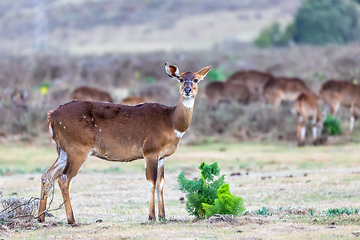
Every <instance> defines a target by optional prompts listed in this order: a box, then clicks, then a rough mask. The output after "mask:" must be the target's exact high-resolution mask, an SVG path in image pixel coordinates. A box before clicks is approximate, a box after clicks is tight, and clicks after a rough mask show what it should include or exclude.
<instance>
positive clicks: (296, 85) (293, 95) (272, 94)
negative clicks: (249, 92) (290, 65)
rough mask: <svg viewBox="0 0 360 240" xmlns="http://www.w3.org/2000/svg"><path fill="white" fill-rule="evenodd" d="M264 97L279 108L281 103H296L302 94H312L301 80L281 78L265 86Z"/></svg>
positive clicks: (272, 80) (274, 79)
mask: <svg viewBox="0 0 360 240" xmlns="http://www.w3.org/2000/svg"><path fill="white" fill-rule="evenodd" d="M263 92H264V97H265V99H266V101H267V102H268V103H271V104H273V105H274V106H278V105H279V104H280V102H281V101H283V100H285V101H295V100H296V99H297V97H298V96H299V95H300V94H301V93H307V92H311V91H310V90H309V88H308V87H307V86H306V84H305V83H304V81H302V80H301V79H299V78H287V77H279V78H273V79H271V80H269V81H267V82H266V83H265V85H264V89H263Z"/></svg>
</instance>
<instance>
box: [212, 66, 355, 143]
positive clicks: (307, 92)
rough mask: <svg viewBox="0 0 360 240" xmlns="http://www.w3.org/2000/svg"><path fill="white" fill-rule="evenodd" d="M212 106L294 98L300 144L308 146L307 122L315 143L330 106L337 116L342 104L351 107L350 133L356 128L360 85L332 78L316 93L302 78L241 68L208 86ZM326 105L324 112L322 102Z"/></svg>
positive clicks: (273, 101)
mask: <svg viewBox="0 0 360 240" xmlns="http://www.w3.org/2000/svg"><path fill="white" fill-rule="evenodd" d="M205 94H206V96H207V99H208V102H209V107H210V108H212V109H215V108H216V106H217V105H218V104H219V103H221V102H222V101H237V102H249V101H250V100H258V101H260V102H265V103H269V104H272V105H274V106H278V105H279V104H280V102H281V101H291V102H292V110H293V112H294V114H295V119H296V125H297V126H296V133H297V141H298V146H304V144H305V133H306V122H307V121H308V120H310V119H311V124H312V137H313V141H314V143H316V142H317V139H318V138H319V137H320V136H321V131H322V127H323V123H324V121H325V117H326V112H327V111H328V108H330V113H331V115H335V114H336V112H337V111H338V109H339V107H340V106H344V107H347V108H350V114H351V117H350V133H351V132H352V131H353V128H354V121H355V119H356V117H357V111H358V109H359V108H360V86H358V85H356V84H354V83H352V82H349V81H341V80H329V81H327V82H325V83H324V84H323V85H322V86H321V87H320V91H319V94H316V93H314V92H313V91H311V89H310V88H309V87H308V86H307V85H306V84H305V82H304V81H303V80H301V79H299V78H289V77H274V76H273V75H271V74H269V73H265V72H259V71H255V70H249V71H238V72H236V73H234V74H233V75H231V76H230V77H229V78H228V79H227V80H226V81H225V82H221V81H216V82H212V83H209V84H208V85H207V86H206V89H205ZM320 100H322V101H323V102H324V104H325V109H324V111H322V112H320V110H319V104H318V102H319V101H320Z"/></svg>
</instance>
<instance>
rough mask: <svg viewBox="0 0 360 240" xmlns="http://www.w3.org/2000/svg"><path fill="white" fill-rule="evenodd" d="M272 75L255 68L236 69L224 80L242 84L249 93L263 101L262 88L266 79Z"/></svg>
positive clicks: (271, 77)
mask: <svg viewBox="0 0 360 240" xmlns="http://www.w3.org/2000/svg"><path fill="white" fill-rule="evenodd" d="M273 78H274V77H273V76H272V75H271V74H270V73H266V72H260V71H256V70H244V71H237V72H235V73H234V74H232V75H231V76H230V77H229V78H228V79H227V80H226V81H227V82H232V83H237V84H242V85H244V86H246V87H247V88H248V90H249V91H250V93H251V94H252V95H253V96H256V98H257V99H258V100H260V101H265V100H264V97H263V88H264V85H265V83H266V82H267V81H269V80H271V79H273Z"/></svg>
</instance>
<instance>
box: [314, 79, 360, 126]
mask: <svg viewBox="0 0 360 240" xmlns="http://www.w3.org/2000/svg"><path fill="white" fill-rule="evenodd" d="M320 96H321V98H322V100H323V101H324V103H325V104H326V106H327V108H330V113H331V115H335V114H336V113H337V112H338V110H339V108H340V106H341V105H342V106H344V107H347V108H349V109H350V115H351V116H350V127H349V130H350V133H351V132H352V131H353V129H354V122H355V119H357V117H358V115H357V111H358V110H359V108H360V87H359V85H357V84H354V83H352V82H349V81H341V80H329V81H327V82H325V83H324V84H323V85H322V86H321V88H320ZM325 111H326V110H325Z"/></svg>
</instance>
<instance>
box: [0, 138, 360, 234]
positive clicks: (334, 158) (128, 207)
mask: <svg viewBox="0 0 360 240" xmlns="http://www.w3.org/2000/svg"><path fill="white" fill-rule="evenodd" d="M358 148H359V145H358V144H348V145H341V146H322V147H307V148H302V149H299V148H297V147H295V146H291V145H288V146H284V145H264V144H259V143H246V144H207V145H199V146H180V148H179V150H178V151H177V152H176V153H175V155H174V156H172V157H170V158H168V159H167V160H166V170H165V172H166V184H165V192H164V195H165V196H164V197H165V206H166V211H167V212H166V213H167V219H168V220H167V221H166V222H156V223H150V224H149V223H147V222H146V220H147V214H148V203H147V199H148V196H147V194H148V191H147V187H146V181H145V176H144V173H143V170H144V166H143V161H135V162H132V163H109V162H104V161H102V160H98V159H89V160H88V162H87V163H86V164H85V165H84V167H83V168H82V170H81V171H80V173H79V175H78V176H77V177H76V178H75V180H74V182H73V183H72V188H71V197H72V198H71V200H72V204H73V209H74V212H75V217H76V219H77V221H78V222H79V223H80V227H78V228H71V227H70V226H69V225H68V224H67V223H66V216H65V211H64V209H61V210H59V211H55V212H53V213H52V214H54V217H48V218H47V221H48V222H54V223H56V225H57V226H46V227H44V226H43V225H41V224H40V225H38V227H39V229H38V230H35V231H34V230H18V231H15V232H14V231H13V230H11V231H8V233H7V234H8V235H10V236H11V238H14V239H23V238H26V239H35V238H54V237H55V236H57V237H60V236H61V238H68V239H69V238H70V239H71V238H77V239H109V238H111V239H155V238H157V239H158V238H159V237H161V238H164V237H165V238H172V239H194V238H218V239H239V238H245V239H289V238H294V239H306V238H312V239H332V238H333V237H334V236H335V237H336V238H338V239H341V238H343V239H346V238H350V237H354V236H357V235H358V234H359V231H358V230H357V224H358V223H359V215H357V214H355V215H350V216H348V217H347V216H339V217H336V216H335V217H329V216H327V215H326V214H325V213H324V211H326V210H327V209H328V208H343V207H347V208H358V207H359V205H358V202H359V200H360V195H359V194H358V193H357V192H358V183H359V181H360V174H359V173H360V162H359V160H358V154H357V152H358V151H357V150H358ZM11 149H12V150H11ZM29 149H32V147H31V148H29ZM41 149H43V150H41ZM44 149H46V147H45V148H39V150H41V151H44ZM10 150H11V151H10V152H8V155H9V156H10V155H11V154H12V151H16V148H10ZM27 150H28V148H26V147H23V148H22V151H24V152H26V151H27ZM49 151H50V150H49ZM53 151H54V153H55V150H54V149H53ZM6 158H7V157H5V160H6ZM54 159H55V158H53V159H49V161H48V163H47V164H46V165H47V167H49V166H50V165H51V163H52V161H53V160H54ZM202 161H206V162H208V163H211V162H213V161H218V163H219V166H220V168H221V173H222V174H226V176H227V177H226V182H228V183H230V189H231V192H232V193H233V194H235V195H238V196H241V197H243V199H244V204H245V207H246V208H247V210H248V211H249V214H246V215H244V216H242V217H237V218H235V219H234V220H233V221H228V222H226V221H225V222H224V221H209V220H207V221H206V220H203V221H195V222H194V221H193V218H192V217H190V216H189V215H188V213H187V212H186V210H185V205H184V204H183V203H182V201H180V198H181V197H183V195H182V193H181V192H180V191H179V190H178V189H177V183H176V177H177V175H178V174H179V173H180V171H181V170H185V171H186V175H187V177H188V178H194V177H198V174H199V173H198V170H197V167H198V165H199V164H200V163H201V162H202ZM31 162H32V164H33V166H34V167H35V166H39V165H40V164H44V162H41V163H40V162H36V160H31ZM15 164H16V163H15ZM114 165H118V166H120V170H119V171H118V172H117V171H110V172H108V171H107V170H108V169H109V167H110V168H111V167H114ZM0 167H2V165H0ZM18 167H20V166H18ZM42 167H43V166H42ZM93 169H97V171H96V172H94V171H93ZM24 171H25V172H28V170H26V169H24ZM0 188H1V190H2V191H3V193H4V197H10V196H11V195H14V194H16V195H15V196H17V197H24V198H29V197H30V196H37V195H38V194H39V192H40V173H25V174H15V175H7V176H3V177H1V179H0ZM55 188H56V189H55V198H54V203H53V206H58V205H59V204H61V203H62V198H61V194H60V191H59V189H58V187H57V186H55ZM262 207H266V208H268V209H272V210H273V214H272V216H262V215H257V214H254V212H255V211H256V210H258V209H261V208H262ZM279 209H281V210H279ZM310 212H312V213H313V214H312V215H311V214H310ZM99 219H101V220H102V222H97V220H99Z"/></svg>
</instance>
